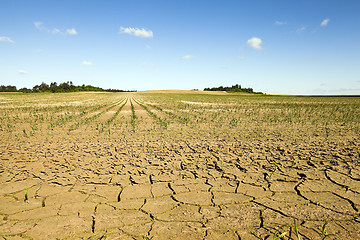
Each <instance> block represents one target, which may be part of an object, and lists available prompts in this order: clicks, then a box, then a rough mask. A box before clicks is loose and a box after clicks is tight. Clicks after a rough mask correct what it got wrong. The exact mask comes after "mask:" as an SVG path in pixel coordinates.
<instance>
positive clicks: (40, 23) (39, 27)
mask: <svg viewBox="0 0 360 240" xmlns="http://www.w3.org/2000/svg"><path fill="white" fill-rule="evenodd" d="M34 25H35V27H36V28H37V29H39V30H42V29H43V26H42V25H43V23H42V22H34Z"/></svg>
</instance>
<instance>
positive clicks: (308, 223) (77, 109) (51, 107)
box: [0, 91, 360, 239]
mask: <svg viewBox="0 0 360 240" xmlns="http://www.w3.org/2000/svg"><path fill="white" fill-rule="evenodd" d="M0 136H1V137H0V159H1V160H0V238H1V236H2V237H3V239H151V238H153V239H360V216H359V215H360V97H345V96H342V97H325V96H324V97H311V96H267V95H250V94H243V95H241V94H226V93H207V92H197V91H152V92H138V93H96V92H86V93H59V94H20V93H13V94H5V93H3V94H0Z"/></svg>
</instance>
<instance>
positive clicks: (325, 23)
mask: <svg viewBox="0 0 360 240" xmlns="http://www.w3.org/2000/svg"><path fill="white" fill-rule="evenodd" d="M329 22H330V19H329V18H327V19H324V20H323V21H322V22H321V24H320V26H321V27H325V26H327V25H328V23H329Z"/></svg>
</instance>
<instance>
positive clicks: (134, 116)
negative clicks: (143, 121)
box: [130, 100, 136, 132]
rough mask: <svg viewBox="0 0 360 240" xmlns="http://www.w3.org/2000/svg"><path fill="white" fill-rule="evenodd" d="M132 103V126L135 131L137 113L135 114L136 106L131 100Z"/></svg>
mask: <svg viewBox="0 0 360 240" xmlns="http://www.w3.org/2000/svg"><path fill="white" fill-rule="evenodd" d="M130 105H131V112H132V115H131V126H132V129H133V131H134V132H135V120H136V115H135V108H134V105H133V103H132V101H131V100H130Z"/></svg>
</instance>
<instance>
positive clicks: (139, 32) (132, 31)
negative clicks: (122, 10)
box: [119, 27, 154, 38]
mask: <svg viewBox="0 0 360 240" xmlns="http://www.w3.org/2000/svg"><path fill="white" fill-rule="evenodd" d="M123 33H125V34H129V35H133V36H136V37H142V38H153V37H154V34H153V32H152V31H151V30H145V29H144V28H142V29H140V28H131V27H128V28H124V27H120V31H119V34H123Z"/></svg>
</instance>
